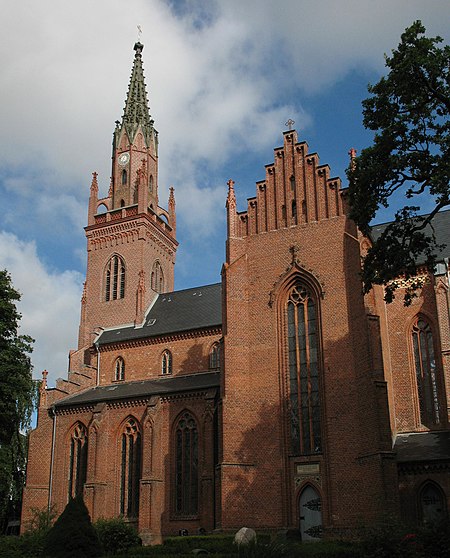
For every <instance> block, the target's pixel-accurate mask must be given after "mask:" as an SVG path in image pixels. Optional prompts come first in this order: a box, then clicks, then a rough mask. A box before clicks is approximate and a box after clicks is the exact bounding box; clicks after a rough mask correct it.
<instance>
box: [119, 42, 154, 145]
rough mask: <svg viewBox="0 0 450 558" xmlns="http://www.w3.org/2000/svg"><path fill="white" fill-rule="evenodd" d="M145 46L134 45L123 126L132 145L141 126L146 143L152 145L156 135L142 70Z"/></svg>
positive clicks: (140, 44)
mask: <svg viewBox="0 0 450 558" xmlns="http://www.w3.org/2000/svg"><path fill="white" fill-rule="evenodd" d="M143 48H144V45H143V44H142V43H140V42H137V43H136V44H135V45H134V50H135V52H136V53H135V55H134V62H133V69H132V71H131V79H130V85H129V87H128V93H127V99H126V101H125V109H124V112H123V117H122V125H123V126H124V127H125V130H126V132H127V134H128V138H129V140H130V143H133V141H134V138H135V135H136V132H137V130H138V128H139V126H141V128H142V132H143V134H144V137H145V142H146V144H147V146H148V145H150V140H151V137H152V135H153V133H154V129H153V120H152V119H151V118H150V111H149V108H148V100H147V92H146V90H145V81H144V70H143V68H142V50H143Z"/></svg>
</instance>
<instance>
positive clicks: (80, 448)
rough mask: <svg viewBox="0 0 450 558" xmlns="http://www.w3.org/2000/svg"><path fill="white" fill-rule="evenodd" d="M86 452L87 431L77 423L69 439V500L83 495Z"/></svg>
mask: <svg viewBox="0 0 450 558" xmlns="http://www.w3.org/2000/svg"><path fill="white" fill-rule="evenodd" d="M87 450H88V445H87V430H86V427H85V426H84V425H83V424H81V423H80V422H78V423H77V424H76V425H75V426H74V428H73V430H72V435H71V437H70V455H69V490H68V495H69V498H75V496H81V495H82V494H83V487H84V483H85V482H86V472H87Z"/></svg>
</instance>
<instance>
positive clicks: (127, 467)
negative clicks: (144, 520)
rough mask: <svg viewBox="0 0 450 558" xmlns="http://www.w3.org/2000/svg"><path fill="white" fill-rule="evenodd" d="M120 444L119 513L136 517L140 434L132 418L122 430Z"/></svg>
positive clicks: (139, 475)
mask: <svg viewBox="0 0 450 558" xmlns="http://www.w3.org/2000/svg"><path fill="white" fill-rule="evenodd" d="M121 442H122V463H121V476H120V513H121V514H122V515H124V516H126V517H137V516H138V513H139V481H140V478H141V433H140V431H139V425H138V423H137V421H136V420H135V419H134V418H129V419H128V420H127V422H126V424H125V426H124V428H123V430H122V440H121Z"/></svg>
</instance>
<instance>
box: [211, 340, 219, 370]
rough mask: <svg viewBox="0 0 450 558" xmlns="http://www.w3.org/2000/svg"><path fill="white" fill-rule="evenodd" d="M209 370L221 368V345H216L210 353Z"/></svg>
mask: <svg viewBox="0 0 450 558" xmlns="http://www.w3.org/2000/svg"><path fill="white" fill-rule="evenodd" d="M209 368H210V369H211V370H218V369H219V368H220V345H219V343H214V345H213V346H212V347H211V351H210V353H209Z"/></svg>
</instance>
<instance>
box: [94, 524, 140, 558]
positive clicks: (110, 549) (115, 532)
mask: <svg viewBox="0 0 450 558" xmlns="http://www.w3.org/2000/svg"><path fill="white" fill-rule="evenodd" d="M94 527H95V530H96V531H97V534H98V538H99V539H100V543H101V545H102V547H103V552H104V553H105V554H107V555H108V556H110V555H114V554H120V553H121V552H123V553H124V552H126V551H128V550H129V549H130V548H132V547H135V546H139V545H141V544H142V541H141V539H140V538H139V536H138V534H137V532H136V530H135V529H134V527H133V526H132V525H130V524H129V523H127V522H126V521H125V520H124V519H122V518H120V517H117V518H115V519H99V520H98V521H96V522H95V524H94Z"/></svg>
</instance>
